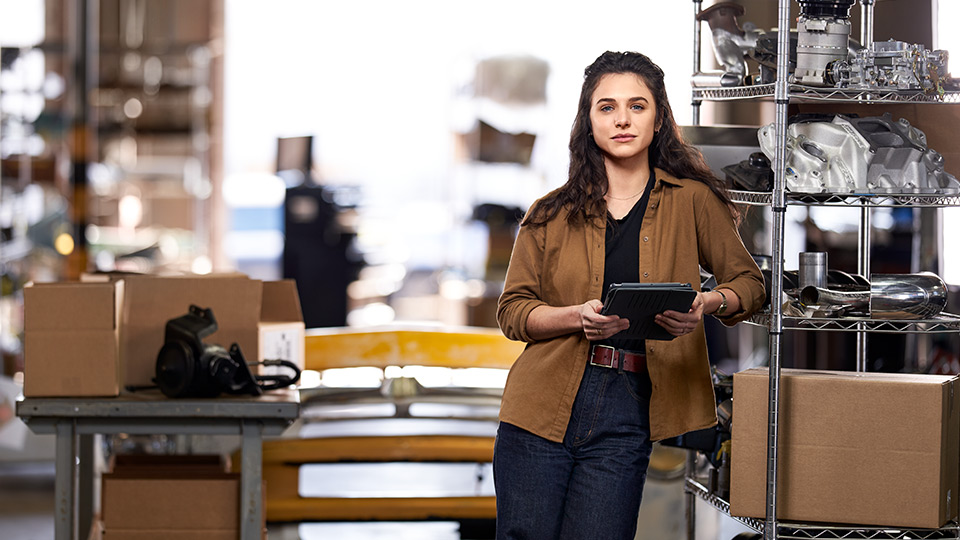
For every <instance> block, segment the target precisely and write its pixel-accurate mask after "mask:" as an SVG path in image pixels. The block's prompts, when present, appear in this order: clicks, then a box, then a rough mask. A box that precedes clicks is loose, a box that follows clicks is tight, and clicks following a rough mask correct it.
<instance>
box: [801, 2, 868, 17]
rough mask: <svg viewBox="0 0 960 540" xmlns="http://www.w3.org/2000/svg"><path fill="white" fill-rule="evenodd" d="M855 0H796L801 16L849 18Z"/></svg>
mask: <svg viewBox="0 0 960 540" xmlns="http://www.w3.org/2000/svg"><path fill="white" fill-rule="evenodd" d="M854 2H855V0H798V3H799V4H800V15H801V16H803V17H816V18H824V17H833V18H835V19H849V18H850V8H851V7H853V4H854Z"/></svg>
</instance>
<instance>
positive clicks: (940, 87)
mask: <svg viewBox="0 0 960 540" xmlns="http://www.w3.org/2000/svg"><path fill="white" fill-rule="evenodd" d="M947 56H948V55H947V51H944V50H934V51H930V50H927V49H926V48H925V47H924V46H923V45H918V44H910V43H905V42H903V41H894V40H892V39H891V40H889V41H879V42H874V43H873V45H872V46H871V47H869V48H863V49H860V50H858V51H855V52H854V53H852V54H851V55H850V56H849V58H848V59H838V60H836V61H835V62H832V63H831V64H830V65H828V67H827V75H826V78H827V81H826V82H827V83H829V85H830V86H836V87H838V88H859V89H897V90H922V91H923V92H924V93H928V94H938V95H942V94H943V92H944V91H945V88H944V86H945V85H946V84H947V82H948V79H949V72H948V70H947Z"/></svg>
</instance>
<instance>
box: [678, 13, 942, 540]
mask: <svg viewBox="0 0 960 540" xmlns="http://www.w3.org/2000/svg"><path fill="white" fill-rule="evenodd" d="M874 1H875V0H860V3H861V7H862V10H863V19H864V21H863V27H862V29H861V31H862V34H863V35H862V36H861V43H864V44H865V45H866V44H869V43H872V40H873V4H874ZM693 2H694V12H695V13H694V21H695V23H694V25H695V26H694V59H693V67H694V73H698V72H700V48H701V46H700V37H701V32H700V23H699V22H698V21H697V15H699V14H700V11H701V4H702V0H693ZM790 23H791V19H790V1H789V0H778V25H777V28H790V26H791V24H790ZM786 36H788V33H786V32H782V33H780V36H779V39H778V43H777V69H776V82H775V83H772V84H761V85H753V86H742V87H724V88H719V87H718V88H704V87H694V88H693V90H692V93H693V94H692V103H693V124H694V125H699V123H700V104H701V102H703V101H741V100H752V99H757V100H772V101H773V102H774V104H775V106H776V113H775V122H774V127H775V141H776V154H775V156H774V159H773V160H772V165H771V167H772V169H773V171H774V185H773V189H772V191H771V192H766V193H756V192H747V191H731V192H730V195H731V198H732V199H733V200H734V201H735V202H737V203H741V204H746V205H755V206H766V207H769V208H770V209H771V210H772V228H773V231H772V238H773V240H772V246H771V258H772V265H771V266H772V268H771V273H772V275H773V276H780V275H783V270H784V268H783V264H784V257H783V249H784V225H785V215H786V210H787V206H792V205H810V206H833V207H858V208H860V209H861V218H860V234H859V239H858V269H857V270H858V273H859V274H860V275H863V276H869V275H870V229H871V223H870V211H871V209H872V208H878V207H910V208H940V207H948V206H960V194H952V193H947V194H943V193H796V192H788V191H787V190H786V183H785V177H786V163H785V149H786V147H787V115H788V111H787V107H788V105H789V104H790V103H802V102H834V103H853V104H858V105H875V104H889V103H918V104H919V103H929V104H960V92H945V93H942V94H937V93H932V94H928V93H923V92H920V91H900V90H878V89H869V90H863V89H854V88H814V87H809V86H802V85H796V84H790V83H788V82H787V81H788V75H789V69H788V67H789V66H788V57H789V42H788V38H787V37H786ZM783 292H784V291H783V283H782V280H780V279H774V280H773V283H772V284H771V291H770V297H771V298H774V299H780V298H782V297H783ZM748 322H749V323H751V324H755V325H760V326H763V327H765V328H767V329H768V332H769V355H770V359H769V367H770V384H769V410H768V424H767V425H768V432H767V435H768V437H767V440H768V446H767V478H766V517H765V519H764V520H759V519H754V518H746V517H742V516H733V515H731V514H730V505H729V502H728V501H726V500H724V499H722V498H720V497H718V496H716V495H715V494H714V493H711V492H710V490H709V489H708V488H707V487H706V483H705V482H704V481H702V479H701V478H699V477H698V475H697V472H696V471H697V457H696V454H695V452H690V456H689V457H688V460H687V473H686V479H685V492H686V495H687V521H688V522H687V538H688V540H693V539H694V538H695V536H696V531H695V527H694V522H695V511H694V506H695V502H696V499H698V498H699V499H701V500H703V501H705V502H706V503H707V504H709V505H710V506H712V507H714V508H715V509H716V510H718V511H719V512H721V513H723V514H726V515H728V516H729V517H731V518H732V519H734V520H736V521H738V522H740V523H742V524H744V525H746V526H747V527H749V528H750V529H752V530H754V531H756V532H758V533H761V534H762V535H763V538H764V540H774V539H791V540H792V539H877V540H880V539H891V540H906V539H929V540H933V539H937V540H946V539H954V540H960V525H958V524H957V522H951V523H949V524H948V525H946V526H944V527H941V528H939V529H903V528H894V527H879V526H878V527H872V526H869V525H858V526H845V525H835V524H823V523H814V524H799V523H789V522H780V521H778V520H777V518H776V515H777V487H778V482H777V477H778V470H777V468H778V450H779V447H778V437H779V410H780V375H781V353H782V346H781V339H782V336H783V332H784V331H785V330H790V331H795V330H801V331H802V330H817V331H824V330H826V331H839V332H855V333H856V336H857V348H856V351H857V371H866V350H867V336H868V334H870V333H956V332H960V316H958V315H952V314H948V313H943V314H941V315H939V316H937V317H935V318H932V319H923V320H892V319H869V318H862V317H860V318H857V317H845V318H803V317H791V316H785V315H784V313H783V305H782V304H781V303H780V302H779V301H776V302H771V308H770V311H769V312H768V313H762V314H758V315H755V316H754V317H752V318H751V319H750V320H749V321H748Z"/></svg>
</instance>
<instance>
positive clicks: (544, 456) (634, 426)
mask: <svg viewBox="0 0 960 540" xmlns="http://www.w3.org/2000/svg"><path fill="white" fill-rule="evenodd" d="M649 411H650V379H649V378H648V377H647V375H645V374H643V375H639V374H635V373H630V372H625V371H624V372H618V371H617V370H615V369H611V368H605V367H598V366H591V365H589V364H588V365H587V369H586V372H585V373H584V374H583V380H582V381H581V383H580V389H579V391H578V392H577V398H576V400H575V401H574V403H573V413H572V415H571V417H570V423H569V425H568V426H567V432H566V435H565V436H564V439H563V442H562V443H556V442H553V441H549V440H547V439H544V438H542V437H538V436H537V435H534V434H532V433H530V432H528V431H526V430H524V429H520V428H518V427H516V426H514V425H512V424H508V423H505V422H501V423H500V427H499V429H498V430H497V440H496V445H495V446H494V455H493V480H494V485H495V488H496V493H497V540H507V539H510V540H521V539H523V540H534V539H537V540H539V539H544V540H546V539H551V540H553V539H562V540H588V539H595V538H596V539H603V540H617V539H622V540H632V539H633V538H634V536H635V535H636V529H637V515H638V513H639V511H640V498H641V495H642V492H643V484H644V481H645V480H646V476H647V464H648V463H649V462H650V452H651V450H652V443H651V442H650V413H649Z"/></svg>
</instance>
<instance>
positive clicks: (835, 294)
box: [800, 272, 947, 320]
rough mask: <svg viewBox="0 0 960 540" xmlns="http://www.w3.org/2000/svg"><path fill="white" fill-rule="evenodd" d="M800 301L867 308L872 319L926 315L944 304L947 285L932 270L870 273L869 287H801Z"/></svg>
mask: <svg viewBox="0 0 960 540" xmlns="http://www.w3.org/2000/svg"><path fill="white" fill-rule="evenodd" d="M800 302H801V303H802V304H804V305H821V306H824V305H825V306H841V307H843V306H845V307H851V308H854V309H859V310H864V311H869V313H870V318H872V319H898V320H904V319H928V318H930V317H935V316H937V315H939V314H940V313H941V312H942V311H943V310H944V308H946V306H947V285H946V283H944V282H943V280H942V279H941V278H940V276H938V275H937V274H934V273H933V272H920V273H918V274H873V275H872V276H870V290H863V291H839V290H834V289H828V288H824V287H814V286H810V287H804V288H803V289H801V290H800Z"/></svg>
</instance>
